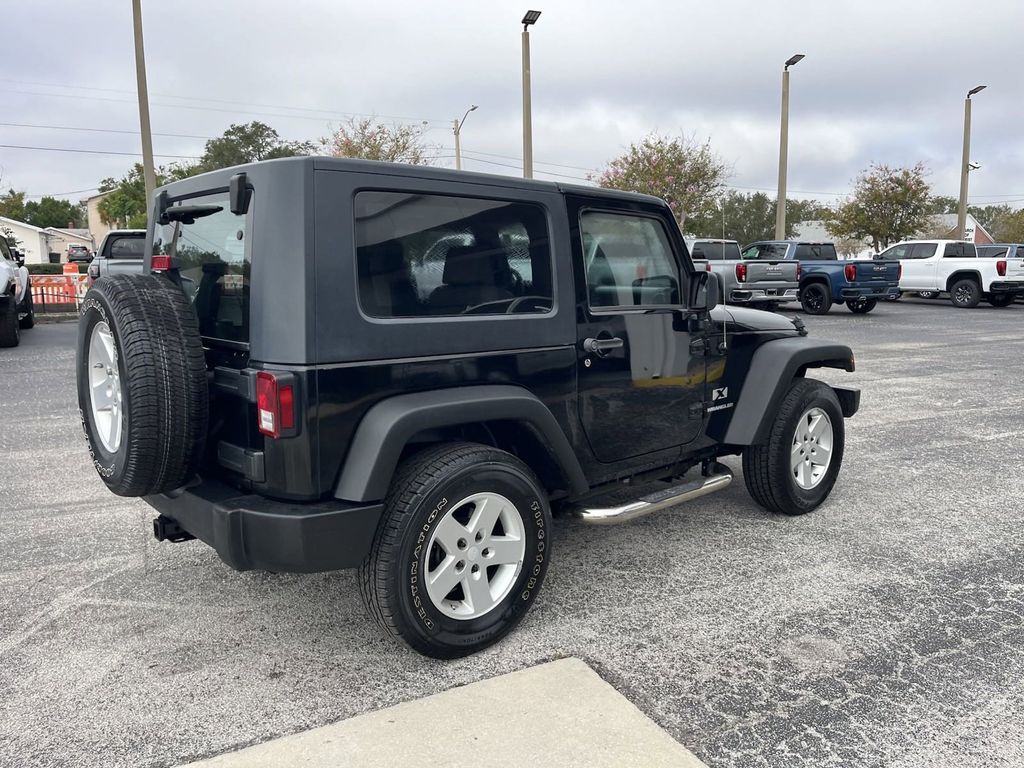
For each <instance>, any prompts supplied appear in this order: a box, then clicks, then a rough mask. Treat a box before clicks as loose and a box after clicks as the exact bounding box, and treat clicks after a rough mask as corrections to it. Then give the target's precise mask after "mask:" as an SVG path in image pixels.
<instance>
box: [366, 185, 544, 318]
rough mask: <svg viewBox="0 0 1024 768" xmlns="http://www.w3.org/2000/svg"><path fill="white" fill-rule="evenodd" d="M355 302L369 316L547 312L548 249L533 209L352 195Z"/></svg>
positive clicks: (414, 196) (480, 201) (469, 200)
mask: <svg viewBox="0 0 1024 768" xmlns="http://www.w3.org/2000/svg"><path fill="white" fill-rule="evenodd" d="M355 217H356V269H357V273H358V277H359V304H360V307H361V308H362V310H363V312H365V313H366V314H367V315H369V316H370V317H380V318H388V317H424V316H453V315H504V314H535V313H544V312H550V311H551V309H552V306H553V299H552V297H553V295H554V293H553V291H552V279H551V249H550V244H549V236H548V228H547V217H546V215H545V213H544V209H543V208H542V207H540V206H538V205H534V204H532V203H522V202H509V201H505V200H490V199H484V198H474V197H455V196H449V195H427V194H419V193H409V192H382V191H381V192H378V191H365V192H359V193H358V194H356V199H355Z"/></svg>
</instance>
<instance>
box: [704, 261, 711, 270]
mask: <svg viewBox="0 0 1024 768" xmlns="http://www.w3.org/2000/svg"><path fill="white" fill-rule="evenodd" d="M704 271H705V272H710V271H711V262H710V261H708V262H705V264H704Z"/></svg>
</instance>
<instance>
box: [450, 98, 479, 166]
mask: <svg viewBox="0 0 1024 768" xmlns="http://www.w3.org/2000/svg"><path fill="white" fill-rule="evenodd" d="M475 110H476V104H471V105H470V107H469V109H467V110H466V114H464V115H463V116H462V119H461V120H459V119H458V118H455V119H454V120H452V129H453V130H454V131H455V170H456V171H461V170H462V147H461V146H460V144H459V134H460V133H462V124H463V123H464V122H466V118H467V117H469V113H470V112H473V111H475Z"/></svg>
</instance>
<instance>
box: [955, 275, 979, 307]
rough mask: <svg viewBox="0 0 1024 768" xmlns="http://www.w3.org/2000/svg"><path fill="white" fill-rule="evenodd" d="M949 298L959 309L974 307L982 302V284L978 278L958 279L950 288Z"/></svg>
mask: <svg viewBox="0 0 1024 768" xmlns="http://www.w3.org/2000/svg"><path fill="white" fill-rule="evenodd" d="M949 299H950V301H952V302H953V306H954V307H957V308H958V309H974V308H975V307H976V306H978V304H979V303H980V302H981V286H980V285H978V281H977V280H973V279H971V278H964V279H962V280H957V281H956V282H955V283H953V285H951V286H950V288H949Z"/></svg>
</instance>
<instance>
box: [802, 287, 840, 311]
mask: <svg viewBox="0 0 1024 768" xmlns="http://www.w3.org/2000/svg"><path fill="white" fill-rule="evenodd" d="M800 306H802V307H803V308H804V312H806V313H807V314H809V315H825V314H828V311H829V310H830V309H831V308H832V293H831V292H830V291H829V289H828V286H826V285H824V284H823V283H811V284H810V285H808V286H806V287H805V288H804V289H803V290H802V291H800Z"/></svg>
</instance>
